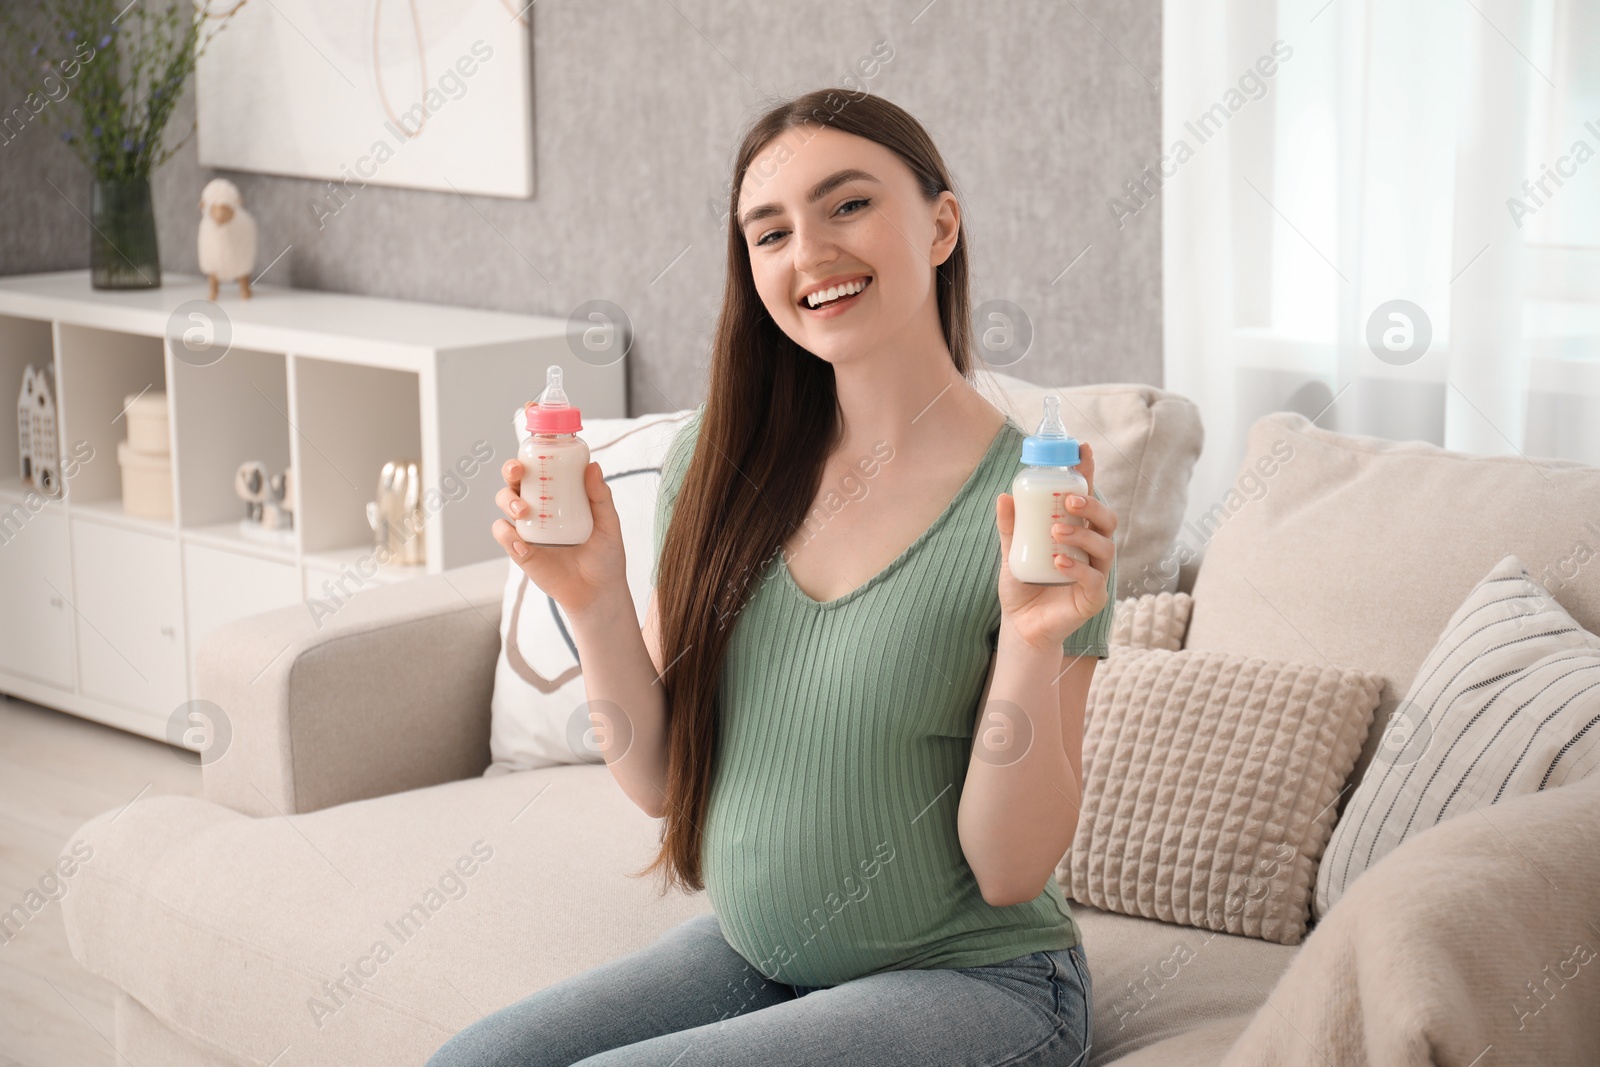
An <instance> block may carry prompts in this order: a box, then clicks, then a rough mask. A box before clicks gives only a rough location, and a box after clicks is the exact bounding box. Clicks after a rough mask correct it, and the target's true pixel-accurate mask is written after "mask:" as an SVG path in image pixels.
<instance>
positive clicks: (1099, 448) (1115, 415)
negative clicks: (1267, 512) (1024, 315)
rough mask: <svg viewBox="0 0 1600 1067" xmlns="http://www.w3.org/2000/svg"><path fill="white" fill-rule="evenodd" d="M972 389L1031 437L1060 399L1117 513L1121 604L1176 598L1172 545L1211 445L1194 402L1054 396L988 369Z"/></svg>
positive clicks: (1115, 387) (1111, 390)
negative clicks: (1192, 479)
mask: <svg viewBox="0 0 1600 1067" xmlns="http://www.w3.org/2000/svg"><path fill="white" fill-rule="evenodd" d="M972 384H973V387H974V388H976V389H977V390H978V392H980V393H982V394H983V395H984V396H985V397H987V398H988V400H989V402H990V403H991V404H993V405H995V407H997V408H999V409H1000V410H1001V411H1004V412H1005V413H1006V414H1008V415H1010V416H1011V417H1012V418H1014V419H1016V420H1017V423H1018V425H1020V426H1021V427H1022V428H1023V429H1024V430H1026V431H1028V432H1029V433H1032V432H1033V431H1034V430H1035V429H1036V428H1037V427H1038V425H1039V420H1040V419H1041V418H1042V417H1043V415H1044V398H1045V397H1046V396H1047V395H1050V394H1052V393H1053V394H1055V395H1056V396H1058V397H1060V398H1061V421H1062V422H1064V423H1065V424H1066V427H1067V432H1068V433H1070V434H1071V435H1072V436H1074V437H1076V438H1078V439H1079V440H1082V441H1087V442H1089V444H1091V445H1092V446H1094V454H1095V467H1096V470H1095V488H1096V489H1098V490H1099V491H1100V493H1101V495H1102V496H1104V497H1105V498H1106V502H1107V503H1109V504H1110V505H1111V508H1112V510H1113V511H1115V512H1116V513H1117V532H1116V535H1115V537H1114V538H1113V540H1115V541H1116V545H1117V598H1118V599H1119V600H1120V599H1122V598H1124V597H1128V598H1131V597H1136V596H1138V595H1140V594H1141V593H1161V592H1171V591H1173V590H1176V589H1177V588H1178V564H1179V562H1180V561H1179V560H1178V559H1177V558H1176V557H1174V556H1173V542H1174V541H1176V540H1177V536H1178V527H1179V525H1181V524H1182V522H1183V512H1184V508H1185V507H1187V505H1188V502H1189V476H1190V475H1191V474H1192V473H1193V472H1194V464H1195V461H1196V460H1197V459H1199V458H1200V446H1201V444H1202V443H1203V442H1204V440H1205V435H1204V433H1203V431H1202V430H1201V427H1200V408H1199V407H1198V406H1197V405H1196V404H1195V402H1194V401H1192V400H1190V399H1189V398H1188V397H1186V396H1182V395H1181V394H1178V393H1169V392H1167V391H1166V390H1164V389H1157V388H1155V387H1154V386H1150V385H1141V384H1138V383H1126V382H1124V383H1114V384H1106V385H1075V386H1066V387H1060V388H1049V387H1046V386H1042V385H1034V384H1033V383H1032V382H1028V381H1024V380H1022V379H1021V378H1013V377H1011V376H1010V375H1008V374H999V373H997V372H995V371H992V370H989V369H987V368H980V369H979V370H978V371H977V373H976V374H975V375H974V376H973V380H972ZM1018 469H1019V470H1020V469H1021V468H1020V467H1019V468H1018Z"/></svg>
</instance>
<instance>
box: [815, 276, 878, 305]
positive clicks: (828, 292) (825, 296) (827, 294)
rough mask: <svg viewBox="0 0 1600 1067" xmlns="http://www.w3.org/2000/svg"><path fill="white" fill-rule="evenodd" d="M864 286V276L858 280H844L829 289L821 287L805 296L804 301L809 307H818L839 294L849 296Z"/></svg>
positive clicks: (865, 284)
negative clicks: (843, 282) (841, 283)
mask: <svg viewBox="0 0 1600 1067" xmlns="http://www.w3.org/2000/svg"><path fill="white" fill-rule="evenodd" d="M866 287H867V280H866V279H865V278H862V279H860V280H859V281H853V282H846V283H845V284H843V285H835V286H834V287H832V288H831V289H823V290H820V291H818V292H815V293H812V294H811V295H810V296H807V297H806V303H807V304H809V305H810V306H811V307H820V306H821V305H823V304H826V303H827V302H828V301H830V300H837V299H839V297H841V296H850V295H851V294H853V293H859V292H860V291H861V290H863V289H865V288H866Z"/></svg>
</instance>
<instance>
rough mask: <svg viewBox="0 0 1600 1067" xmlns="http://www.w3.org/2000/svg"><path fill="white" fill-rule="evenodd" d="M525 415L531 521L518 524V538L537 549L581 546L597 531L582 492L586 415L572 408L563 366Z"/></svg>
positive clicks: (522, 450)
mask: <svg viewBox="0 0 1600 1067" xmlns="http://www.w3.org/2000/svg"><path fill="white" fill-rule="evenodd" d="M523 410H524V411H525V412H527V416H528V437H527V439H526V440H525V441H523V442H522V445H521V447H519V448H518V449H517V459H518V461H519V462H521V464H522V486H521V489H522V500H523V503H525V504H527V505H528V517H527V518H525V519H518V520H516V527H517V535H518V536H519V537H521V538H522V539H523V540H524V541H527V542H529V543H531V544H536V545H581V544H583V542H585V541H587V540H588V539H589V534H590V533H592V532H593V530H594V515H593V514H592V513H591V512H590V510H589V494H588V493H587V492H586V491H585V490H584V488H583V472H584V471H585V470H587V469H588V467H589V446H588V445H587V444H585V443H584V441H583V438H581V437H579V436H578V431H579V430H581V429H583V413H582V412H581V411H579V410H578V409H577V408H575V407H573V406H572V405H570V404H568V403H567V394H566V390H564V389H562V388H561V368H560V367H559V366H556V365H552V366H551V367H550V368H549V369H548V370H547V371H545V385H544V392H543V393H541V394H539V399H538V400H530V401H528V403H527V404H526V405H525V406H524V408H523Z"/></svg>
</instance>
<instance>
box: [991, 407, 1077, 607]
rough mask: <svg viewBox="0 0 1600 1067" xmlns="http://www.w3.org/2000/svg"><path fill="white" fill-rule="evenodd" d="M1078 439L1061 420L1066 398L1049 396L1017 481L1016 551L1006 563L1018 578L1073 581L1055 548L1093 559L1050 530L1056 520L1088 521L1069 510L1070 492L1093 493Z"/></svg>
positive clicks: (1024, 448) (1036, 582)
mask: <svg viewBox="0 0 1600 1067" xmlns="http://www.w3.org/2000/svg"><path fill="white" fill-rule="evenodd" d="M1078 459H1079V456H1078V441H1077V439H1076V438H1073V437H1068V436H1067V431H1066V429H1065V428H1064V427H1063V426H1062V425H1061V400H1060V398H1059V397H1056V396H1047V397H1045V398H1044V418H1043V419H1042V420H1041V421H1040V423H1039V429H1038V431H1037V432H1036V433H1034V435H1033V436H1031V437H1026V438H1024V439H1023V441H1022V463H1023V469H1022V470H1021V471H1019V472H1018V473H1017V476H1016V478H1015V479H1013V481H1012V483H1011V495H1012V497H1013V498H1014V499H1015V501H1016V518H1015V522H1014V524H1013V525H1012V528H1011V554H1010V555H1008V556H1007V557H1006V565H1007V566H1008V567H1010V568H1011V576H1012V577H1013V578H1016V579H1017V580H1018V581H1023V582H1031V583H1032V584H1034V585H1070V584H1072V583H1073V582H1074V581H1076V580H1077V579H1075V578H1071V577H1068V576H1067V575H1065V574H1063V573H1061V571H1060V570H1059V569H1058V568H1057V567H1056V565H1055V560H1054V558H1053V556H1054V554H1055V553H1058V552H1059V553H1062V554H1065V555H1068V556H1071V557H1072V558H1073V559H1075V560H1078V561H1079V562H1080V563H1088V562H1089V557H1088V555H1087V554H1086V553H1085V552H1084V551H1083V550H1082V549H1081V548H1078V547H1076V546H1074V545H1063V544H1058V543H1056V542H1055V541H1054V540H1053V539H1052V538H1051V536H1050V526H1051V524H1053V523H1057V522H1061V523H1069V524H1071V525H1073V526H1087V525H1088V524H1089V523H1088V520H1087V519H1083V518H1080V517H1078V516H1075V515H1073V514H1072V513H1071V512H1069V511H1068V510H1067V505H1066V499H1067V497H1069V496H1071V495H1073V494H1074V493H1076V494H1077V495H1079V496H1081V497H1084V498H1085V499H1087V498H1088V496H1089V483H1088V481H1087V480H1086V479H1085V478H1084V477H1083V475H1082V474H1080V473H1078Z"/></svg>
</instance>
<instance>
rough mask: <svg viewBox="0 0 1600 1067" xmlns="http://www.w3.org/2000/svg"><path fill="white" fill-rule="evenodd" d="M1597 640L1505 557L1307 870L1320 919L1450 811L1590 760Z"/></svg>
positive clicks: (1451, 627) (1597, 707) (1586, 770)
mask: <svg viewBox="0 0 1600 1067" xmlns="http://www.w3.org/2000/svg"><path fill="white" fill-rule="evenodd" d="M1597 742H1600V637H1596V636H1595V635H1594V634H1592V633H1589V632H1588V631H1587V630H1585V629H1583V627H1581V626H1579V625H1578V624H1577V623H1576V622H1574V621H1573V619H1572V616H1571V615H1569V614H1567V612H1566V610H1565V609H1564V608H1562V607H1561V605H1560V604H1558V603H1556V600H1555V598H1554V597H1553V596H1551V595H1550V593H1549V591H1548V590H1546V589H1545V588H1544V587H1543V586H1542V585H1539V584H1538V583H1536V582H1535V581H1534V580H1533V579H1532V578H1531V577H1530V576H1529V574H1528V570H1527V568H1526V567H1525V566H1524V565H1523V563H1522V561H1521V560H1520V559H1518V558H1517V557H1516V556H1506V557H1505V558H1504V559H1502V560H1501V561H1500V562H1499V563H1498V564H1496V565H1495V568H1494V569H1493V570H1492V571H1490V572H1489V575H1488V577H1486V578H1484V579H1483V581H1481V582H1479V583H1478V585H1477V586H1476V587H1475V588H1474V589H1473V590H1472V592H1471V593H1470V594H1469V595H1468V596H1467V599H1466V602H1465V603H1463V604H1462V605H1461V606H1460V607H1459V608H1457V609H1456V612H1455V614H1454V615H1452V616H1451V617H1450V621H1449V623H1448V624H1446V626H1445V630H1444V633H1443V634H1442V635H1441V636H1440V637H1439V640H1438V641H1437V642H1436V643H1435V644H1434V646H1433V651H1431V652H1430V653H1428V657H1427V659H1425V660H1424V661H1423V663H1422V667H1421V669H1420V670H1418V672H1417V677H1416V679H1415V680H1414V681H1412V683H1411V689H1410V691H1409V692H1407V693H1406V697H1405V700H1403V701H1402V702H1401V703H1400V706H1399V707H1397V708H1396V709H1395V712H1394V715H1393V717H1392V718H1391V719H1390V723H1389V727H1388V729H1387V731H1386V732H1385V734H1384V736H1383V740H1382V744H1381V746H1380V747H1379V749H1378V754H1377V757H1376V758H1375V759H1374V760H1373V763H1372V767H1371V768H1370V769H1369V770H1368V772H1367V776H1366V777H1365V778H1364V779H1362V781H1361V784H1360V785H1359V786H1357V787H1356V790H1355V792H1354V793H1353V794H1351V797H1350V803H1349V804H1348V805H1347V806H1346V807H1345V811H1344V814H1343V815H1342V816H1341V817H1340V819H1339V825H1338V826H1336V827H1335V828H1334V832H1333V839H1332V840H1331V841H1329V843H1328V850H1327V853H1326V854H1325V855H1324V856H1323V858H1322V866H1321V867H1319V868H1318V870H1317V892H1316V897H1315V900H1314V902H1313V905H1314V908H1315V911H1316V914H1317V915H1318V917H1321V916H1322V915H1323V914H1324V913H1326V912H1327V911H1328V909H1329V908H1331V907H1333V905H1334V904H1335V903H1336V902H1337V901H1338V899H1339V897H1340V896H1342V895H1343V894H1344V891H1345V887H1346V886H1348V885H1349V884H1350V883H1351V881H1353V880H1354V879H1355V878H1357V877H1358V876H1359V875H1360V874H1361V872H1362V871H1364V870H1366V869H1367V868H1368V867H1370V866H1371V865H1372V864H1374V863H1376V862H1377V861H1378V860H1379V859H1381V858H1382V857H1383V856H1384V855H1385V854H1387V853H1389V852H1392V851H1393V850H1394V849H1395V847H1396V846H1398V845H1400V844H1401V843H1402V842H1404V841H1405V840H1406V839H1407V838H1409V837H1414V836H1416V835H1417V834H1419V833H1421V832H1422V831H1424V830H1426V829H1427V828H1428V827H1430V826H1433V825H1435V824H1437V823H1439V822H1441V821H1443V820H1444V819H1446V818H1449V817H1450V816H1454V815H1463V814H1470V813H1472V812H1474V811H1475V810H1478V811H1479V816H1480V817H1482V818H1485V819H1487V818H1488V816H1486V815H1482V813H1481V810H1480V809H1481V807H1483V806H1487V805H1490V804H1494V803H1497V802H1499V801H1501V800H1504V799H1506V798H1508V797H1514V796H1517V795H1518V794H1521V793H1533V792H1537V791H1538V790H1540V789H1549V788H1553V787H1555V786H1558V785H1561V784H1562V783H1564V782H1574V781H1577V780H1578V779H1580V778H1583V777H1585V776H1587V775H1588V774H1590V773H1591V772H1593V771H1594V770H1595V769H1596V768H1597V767H1600V743H1597Z"/></svg>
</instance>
